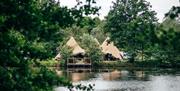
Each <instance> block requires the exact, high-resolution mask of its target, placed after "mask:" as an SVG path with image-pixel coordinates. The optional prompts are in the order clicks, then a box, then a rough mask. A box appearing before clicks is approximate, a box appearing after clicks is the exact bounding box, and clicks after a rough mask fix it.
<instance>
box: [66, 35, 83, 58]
mask: <svg viewBox="0 0 180 91" xmlns="http://www.w3.org/2000/svg"><path fill="white" fill-rule="evenodd" d="M66 45H67V46H68V47H70V48H71V49H72V54H73V55H76V54H80V53H81V54H85V50H84V49H82V48H81V47H80V46H79V44H78V43H77V42H76V40H75V39H74V37H71V38H70V39H69V40H68V42H67V43H66Z"/></svg>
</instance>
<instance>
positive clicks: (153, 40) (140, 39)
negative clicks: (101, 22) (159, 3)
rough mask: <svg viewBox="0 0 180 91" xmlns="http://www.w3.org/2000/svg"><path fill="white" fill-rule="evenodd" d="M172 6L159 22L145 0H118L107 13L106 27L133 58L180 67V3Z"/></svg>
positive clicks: (133, 59) (143, 61) (132, 59)
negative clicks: (179, 9)
mask: <svg viewBox="0 0 180 91" xmlns="http://www.w3.org/2000/svg"><path fill="white" fill-rule="evenodd" d="M172 10H173V11H174V12H171V11H170V13H168V14H169V15H168V14H166V19H165V20H164V22H163V23H161V24H159V23H158V22H157V19H156V17H155V15H156V13H155V12H154V11H152V10H151V5H150V4H149V3H148V2H146V1H145V0H128V2H127V1H126V0H117V1H116V2H115V3H114V5H113V8H112V9H111V10H110V12H109V14H108V17H107V23H106V25H105V30H106V32H108V33H110V35H111V39H112V40H113V41H114V42H115V43H116V44H117V45H118V46H119V47H120V48H123V49H124V51H126V52H127V53H128V54H129V55H130V59H129V61H130V62H134V61H138V62H136V63H139V62H140V61H141V62H140V63H144V64H150V63H153V64H154V65H156V66H167V67H178V66H179V62H180V59H179V55H180V52H179V48H180V47H179V44H180V41H179V37H180V35H179V34H180V32H179V29H180V28H179V16H177V15H175V14H177V13H178V12H179V11H178V7H177V8H175V7H173V8H172ZM173 14H174V17H172V15H173ZM150 65H151V64H150Z"/></svg>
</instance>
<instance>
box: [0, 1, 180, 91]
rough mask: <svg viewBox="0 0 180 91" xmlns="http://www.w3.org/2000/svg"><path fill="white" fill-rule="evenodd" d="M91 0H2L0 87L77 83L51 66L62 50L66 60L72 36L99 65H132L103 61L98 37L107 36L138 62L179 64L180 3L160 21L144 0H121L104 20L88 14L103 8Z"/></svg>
mask: <svg viewBox="0 0 180 91" xmlns="http://www.w3.org/2000/svg"><path fill="white" fill-rule="evenodd" d="M92 4H95V1H94V0H86V2H84V3H82V2H81V1H78V2H77V5H76V6H75V7H73V8H68V7H63V6H61V3H60V2H57V1H55V0H0V8H1V10H0V76H1V77H0V81H1V82H0V90H3V91H51V90H52V89H53V86H56V85H64V86H69V87H73V86H72V84H71V83H70V82H69V81H67V80H66V79H65V78H64V77H59V76H57V75H56V73H55V72H54V71H52V70H50V69H48V68H47V67H46V66H47V65H49V66H54V63H56V62H52V63H51V59H52V58H53V57H54V56H55V55H56V54H57V53H58V52H59V51H60V52H61V54H62V56H63V59H62V60H61V61H60V62H61V63H62V64H64V63H65V61H66V60H65V59H67V58H68V57H69V56H70V55H69V54H70V53H71V50H69V49H68V48H67V47H66V46H64V45H65V43H66V42H67V40H68V39H69V37H70V36H73V37H75V39H76V40H77V42H78V44H80V45H81V47H82V48H84V49H85V50H86V51H87V55H88V56H89V57H90V58H91V59H92V60H93V61H94V64H95V65H101V64H102V65H103V64H105V65H111V66H116V65H123V64H125V65H126V64H128V65H130V66H132V65H133V64H129V63H121V62H118V64H116V63H112V64H111V63H110V64H108V63H100V62H99V61H101V60H102V53H101V49H100V47H99V44H98V43H97V41H95V40H94V38H97V40H99V42H100V44H101V43H102V42H103V41H104V39H105V38H106V37H107V35H108V36H110V37H111V39H112V41H114V43H115V45H117V46H118V47H119V48H121V50H123V51H125V52H127V54H129V55H130V59H129V61H130V62H132V63H135V64H136V65H139V66H145V65H150V66H151V65H152V66H153V65H156V66H165V67H179V66H180V31H179V30H180V23H179V16H178V14H179V10H180V9H179V7H173V8H172V10H170V12H168V13H167V14H166V20H165V21H164V22H163V23H160V24H159V23H158V22H157V19H156V17H155V15H156V13H155V12H154V11H152V10H151V9H150V8H151V5H150V4H149V3H148V2H146V1H145V0H128V2H126V0H117V1H116V2H115V3H114V5H113V8H112V9H111V11H110V12H109V14H108V16H107V18H106V19H105V20H100V19H99V18H98V17H96V18H93V19H92V18H90V17H87V16H85V15H91V14H97V12H98V10H99V9H100V8H99V7H97V6H95V5H92ZM57 47H58V48H57ZM49 63H50V64H49ZM96 63H97V64H96ZM34 66H35V67H34ZM36 67H37V68H36ZM78 87H80V88H81V87H82V88H83V89H84V90H85V89H86V90H89V89H90V88H92V87H91V86H90V87H89V88H87V87H83V86H80V85H78Z"/></svg>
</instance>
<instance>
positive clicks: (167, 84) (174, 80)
mask: <svg viewBox="0 0 180 91" xmlns="http://www.w3.org/2000/svg"><path fill="white" fill-rule="evenodd" d="M61 75H64V76H66V77H67V78H68V79H69V80H71V81H72V82H73V84H80V83H81V84H84V85H87V84H95V87H94V88H95V91H180V71H179V70H174V69H156V70H144V69H140V70H128V69H98V70H95V71H94V70H90V71H77V70H76V71H67V70H66V71H63V73H61ZM55 90H56V91H68V90H67V89H66V90H62V87H59V88H56V89H55Z"/></svg>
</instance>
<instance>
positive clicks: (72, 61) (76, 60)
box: [67, 58, 91, 65]
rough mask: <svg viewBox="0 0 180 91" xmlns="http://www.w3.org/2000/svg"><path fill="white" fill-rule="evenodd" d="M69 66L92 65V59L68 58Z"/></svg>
mask: <svg viewBox="0 0 180 91" xmlns="http://www.w3.org/2000/svg"><path fill="white" fill-rule="evenodd" d="M67 65H91V60H90V58H68V59H67Z"/></svg>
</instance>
